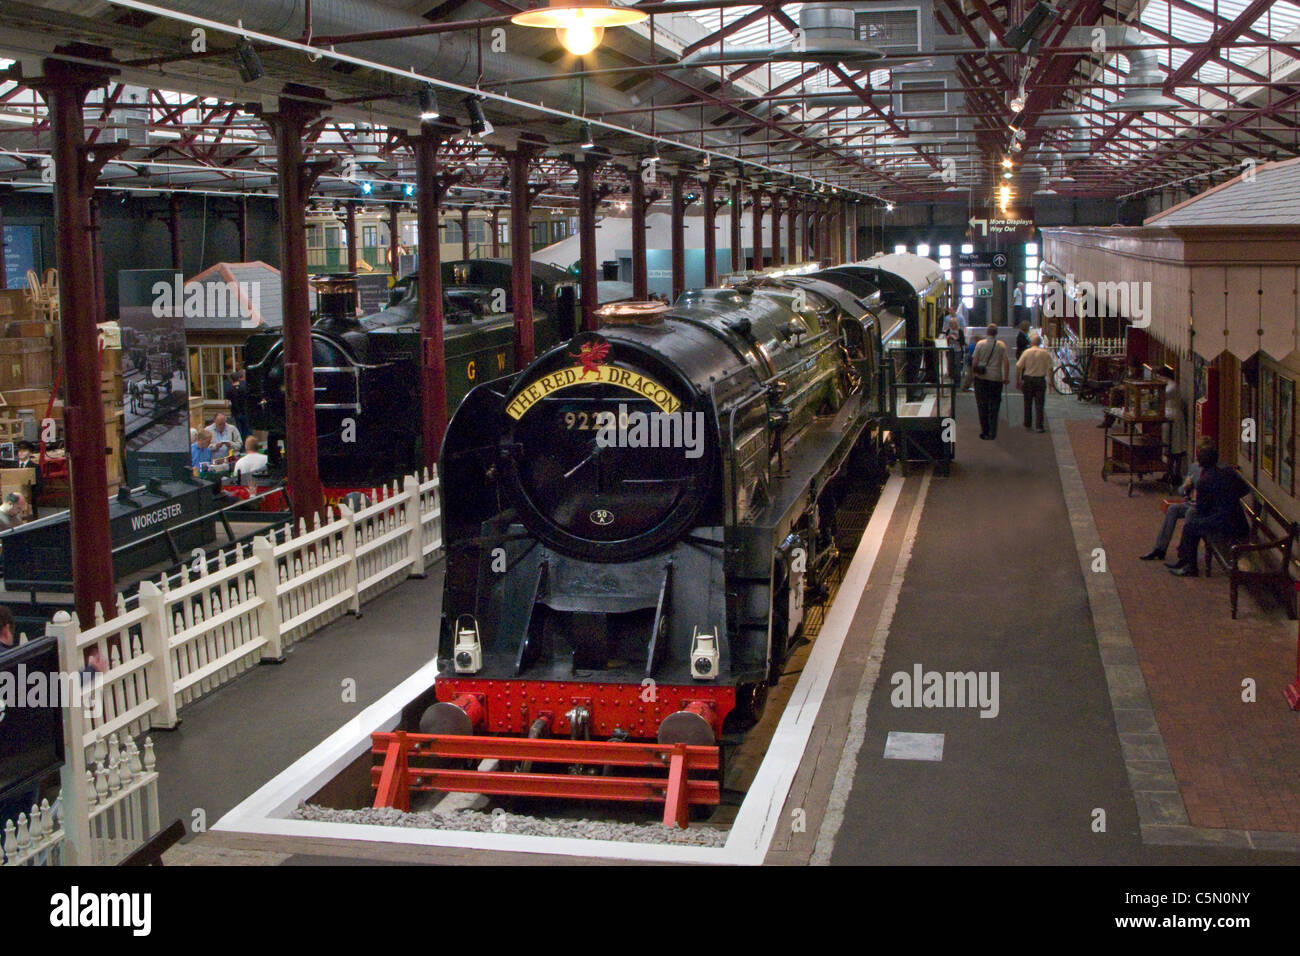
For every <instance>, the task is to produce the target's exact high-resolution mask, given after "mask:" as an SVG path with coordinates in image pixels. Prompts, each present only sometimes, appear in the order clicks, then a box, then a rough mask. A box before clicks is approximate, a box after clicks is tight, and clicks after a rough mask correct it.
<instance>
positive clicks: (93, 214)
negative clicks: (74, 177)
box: [0, 187, 108, 322]
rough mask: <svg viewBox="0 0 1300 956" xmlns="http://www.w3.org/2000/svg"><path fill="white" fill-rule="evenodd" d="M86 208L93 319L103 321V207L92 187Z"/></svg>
mask: <svg viewBox="0 0 1300 956" xmlns="http://www.w3.org/2000/svg"><path fill="white" fill-rule="evenodd" d="M87 209H88V211H89V213H90V248H91V249H92V250H93V251H94V254H93V256H92V257H91V263H92V265H93V266H94V275H93V277H92V280H91V281H93V282H94V284H95V321H96V322H103V321H105V320H106V319H107V317H108V310H107V307H106V305H105V298H106V297H107V295H108V290H107V289H106V288H105V286H104V233H103V224H102V223H101V221H100V213H102V212H103V208H102V206H101V205H100V202H99V196H97V195H96V194H95V192H94V188H93V187H91V189H90V204H89V206H88V207H87ZM2 245H4V233H3V231H0V246H2Z"/></svg>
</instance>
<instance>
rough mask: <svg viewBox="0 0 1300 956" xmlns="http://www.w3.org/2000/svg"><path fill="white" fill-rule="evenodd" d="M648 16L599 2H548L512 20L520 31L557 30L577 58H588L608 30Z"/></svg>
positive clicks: (567, 48) (585, 0) (638, 21)
mask: <svg viewBox="0 0 1300 956" xmlns="http://www.w3.org/2000/svg"><path fill="white" fill-rule="evenodd" d="M647 16H648V14H647V13H645V12H644V11H642V10H633V9H629V8H628V7H616V6H614V5H613V4H610V3H602V2H599V0H549V2H548V4H547V5H546V6H544V7H540V8H538V9H535V10H523V11H520V12H519V13H516V14H515V15H514V16H512V17H511V18H510V22H511V23H514V24H516V25H518V26H521V27H542V28H549V29H553V30H555V34H556V36H557V37H559V40H560V44H561V45H562V46H563V47H564V48H565V49H566V50H568V51H569V52H570V53H572V54H573V55H574V56H586V55H587V54H588V53H590V52H591V51H592V50H594V49H596V47H598V46H600V41H601V40H603V39H604V37H605V28H606V27H622V26H628V25H629V24H633V23H640V22H641V21H642V20H645V19H646V17H647Z"/></svg>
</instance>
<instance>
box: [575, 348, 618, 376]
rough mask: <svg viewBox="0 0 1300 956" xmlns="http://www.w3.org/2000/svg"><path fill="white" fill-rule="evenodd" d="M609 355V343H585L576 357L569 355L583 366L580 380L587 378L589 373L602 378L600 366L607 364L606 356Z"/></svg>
mask: <svg viewBox="0 0 1300 956" xmlns="http://www.w3.org/2000/svg"><path fill="white" fill-rule="evenodd" d="M607 355H609V343H608V342H584V343H583V344H582V345H581V346H580V347H579V349H578V353H577V354H576V355H575V354H574V353H573V352H570V353H569V356H570V357H571V358H576V359H577V360H578V361H579V362H580V363H581V364H582V376H581V378H580V379H579V381H581V379H583V378H586V377H587V373H591V374H592V375H595V376H596V378H600V366H601V365H604V364H605V356H607Z"/></svg>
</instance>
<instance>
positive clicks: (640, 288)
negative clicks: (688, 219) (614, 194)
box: [629, 163, 654, 302]
mask: <svg viewBox="0 0 1300 956" xmlns="http://www.w3.org/2000/svg"><path fill="white" fill-rule="evenodd" d="M647 168H649V169H653V168H654V167H653V166H650V167H646V166H642V165H641V164H640V163H638V164H637V165H635V166H633V167H632V170H631V172H630V174H629V175H630V176H631V179H632V196H631V200H632V298H633V299H635V300H636V301H637V302H644V301H645V300H646V299H648V298H650V281H649V277H648V275H647V273H646V261H645V214H646V211H647V210H648V209H649V208H650V203H649V202H647V201H646V195H645V179H644V178H643V176H644V170H645V169H647Z"/></svg>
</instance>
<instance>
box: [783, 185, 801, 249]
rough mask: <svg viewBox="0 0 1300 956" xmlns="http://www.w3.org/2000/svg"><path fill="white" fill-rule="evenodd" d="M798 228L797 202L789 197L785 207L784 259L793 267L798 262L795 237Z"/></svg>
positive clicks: (792, 197)
mask: <svg viewBox="0 0 1300 956" xmlns="http://www.w3.org/2000/svg"><path fill="white" fill-rule="evenodd" d="M798 226H799V200H798V199H796V198H795V197H794V196H790V197H789V204H788V205H787V206H786V207H785V230H786V237H785V257H786V259H787V260H788V263H789V265H794V264H795V263H796V262H798V261H799V243H798V242H797V241H796V237H795V230H796V229H797V228H798Z"/></svg>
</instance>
